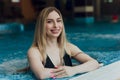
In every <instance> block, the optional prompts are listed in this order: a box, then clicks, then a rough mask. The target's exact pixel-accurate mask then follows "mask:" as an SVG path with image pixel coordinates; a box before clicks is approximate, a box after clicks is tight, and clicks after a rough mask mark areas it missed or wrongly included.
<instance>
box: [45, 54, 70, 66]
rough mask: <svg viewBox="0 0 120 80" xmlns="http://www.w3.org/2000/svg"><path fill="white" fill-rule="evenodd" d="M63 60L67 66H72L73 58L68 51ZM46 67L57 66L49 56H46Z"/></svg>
mask: <svg viewBox="0 0 120 80" xmlns="http://www.w3.org/2000/svg"><path fill="white" fill-rule="evenodd" d="M63 61H64V63H65V65H66V66H72V61H71V58H70V56H69V55H68V54H67V53H65V55H64V57H63ZM45 67H46V68H55V66H54V64H53V63H52V61H51V60H50V58H49V56H47V58H46V63H45Z"/></svg>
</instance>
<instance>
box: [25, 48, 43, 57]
mask: <svg viewBox="0 0 120 80" xmlns="http://www.w3.org/2000/svg"><path fill="white" fill-rule="evenodd" d="M27 56H28V58H35V57H36V58H37V57H39V58H41V59H42V56H41V54H40V52H39V50H38V48H37V47H31V48H30V49H29V50H28V53H27Z"/></svg>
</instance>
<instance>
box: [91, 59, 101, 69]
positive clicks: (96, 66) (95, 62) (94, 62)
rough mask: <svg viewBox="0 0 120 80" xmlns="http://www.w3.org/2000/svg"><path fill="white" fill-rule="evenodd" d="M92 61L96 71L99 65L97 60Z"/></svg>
mask: <svg viewBox="0 0 120 80" xmlns="http://www.w3.org/2000/svg"><path fill="white" fill-rule="evenodd" d="M92 61H93V65H94V69H97V68H99V67H100V64H99V63H98V61H97V60H92Z"/></svg>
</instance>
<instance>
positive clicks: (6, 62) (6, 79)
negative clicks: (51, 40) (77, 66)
mask: <svg viewBox="0 0 120 80" xmlns="http://www.w3.org/2000/svg"><path fill="white" fill-rule="evenodd" d="M65 25H66V27H65V28H66V32H67V37H68V40H69V41H70V42H72V43H74V44H76V45H77V46H78V47H80V48H81V50H83V51H84V52H85V53H87V54H88V55H90V56H92V57H93V58H95V59H97V60H98V61H99V62H102V63H104V64H105V65H107V64H110V63H113V62H115V61H118V60H120V32H119V31H120V23H116V24H114V23H103V22H102V23H95V24H79V23H77V24H68V23H67V24H65ZM33 29H34V27H33ZM33 34H34V31H33V30H28V29H27V30H25V31H24V32H21V33H15V34H5V35H3V34H2V35H0V80H35V78H34V77H33V76H32V75H31V74H30V73H19V74H11V73H12V72H11V71H12V70H13V72H14V70H16V67H17V68H21V67H25V66H27V59H26V53H27V49H28V48H29V46H30V45H31V43H32V39H33ZM73 62H74V61H73ZM15 63H17V64H15ZM18 64H19V65H18ZM8 68H9V69H10V70H9V69H8ZM3 70H6V71H3ZM6 72H9V73H8V74H6ZM68 79H69V78H64V80H68ZM48 80H50V79H48ZM58 80H62V79H58Z"/></svg>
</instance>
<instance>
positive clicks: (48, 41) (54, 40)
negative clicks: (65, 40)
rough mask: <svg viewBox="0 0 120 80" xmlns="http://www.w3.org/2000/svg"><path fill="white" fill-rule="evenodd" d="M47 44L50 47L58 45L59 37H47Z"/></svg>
mask: <svg viewBox="0 0 120 80" xmlns="http://www.w3.org/2000/svg"><path fill="white" fill-rule="evenodd" d="M47 44H48V46H49V47H52V46H56V47H58V43H57V39H50V38H47Z"/></svg>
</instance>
